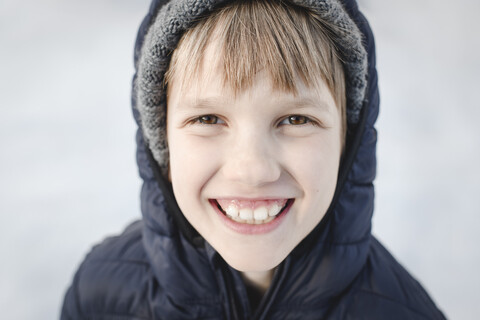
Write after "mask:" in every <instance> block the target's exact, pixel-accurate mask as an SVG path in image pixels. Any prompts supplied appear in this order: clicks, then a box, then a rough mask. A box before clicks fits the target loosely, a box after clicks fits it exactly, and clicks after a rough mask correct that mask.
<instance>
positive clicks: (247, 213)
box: [238, 208, 253, 220]
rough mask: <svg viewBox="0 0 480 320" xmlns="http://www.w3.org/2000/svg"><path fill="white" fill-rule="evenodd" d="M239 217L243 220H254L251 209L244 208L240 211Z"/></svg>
mask: <svg viewBox="0 0 480 320" xmlns="http://www.w3.org/2000/svg"><path fill="white" fill-rule="evenodd" d="M238 215H239V217H240V219H242V220H252V219H253V211H252V209H250V208H243V209H240V211H238Z"/></svg>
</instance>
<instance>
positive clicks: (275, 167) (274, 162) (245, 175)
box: [222, 128, 281, 187]
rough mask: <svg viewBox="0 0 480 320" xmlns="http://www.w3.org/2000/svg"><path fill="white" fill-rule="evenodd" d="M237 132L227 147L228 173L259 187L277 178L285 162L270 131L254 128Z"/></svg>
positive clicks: (229, 177) (233, 179) (230, 177)
mask: <svg viewBox="0 0 480 320" xmlns="http://www.w3.org/2000/svg"><path fill="white" fill-rule="evenodd" d="M244 131H246V132H242V133H238V134H236V135H235V136H234V137H233V139H231V140H230V141H229V146H228V148H226V150H228V151H227V154H226V155H225V162H224V165H223V168H222V171H223V175H224V177H225V178H226V179H227V180H229V181H231V182H232V183H239V184H242V185H245V186H249V187H259V186H263V185H266V184H268V183H271V182H274V181H277V180H278V179H279V178H280V175H281V165H280V163H279V161H278V157H277V156H278V155H276V154H275V144H274V142H273V139H271V138H270V137H269V136H268V135H263V136H262V135H261V134H259V133H258V132H257V130H255V129H254V128H250V130H244Z"/></svg>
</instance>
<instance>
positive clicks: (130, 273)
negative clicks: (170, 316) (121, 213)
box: [61, 221, 152, 320]
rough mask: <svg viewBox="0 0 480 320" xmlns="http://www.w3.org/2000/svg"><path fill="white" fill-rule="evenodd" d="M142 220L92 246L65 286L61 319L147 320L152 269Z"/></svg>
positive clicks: (148, 316)
mask: <svg viewBox="0 0 480 320" xmlns="http://www.w3.org/2000/svg"><path fill="white" fill-rule="evenodd" d="M142 225H143V223H142V222H141V221H137V222H134V223H133V224H131V225H130V226H129V227H127V228H126V229H125V231H124V232H123V233H122V234H120V235H118V236H113V237H109V238H107V239H105V240H104V241H103V242H102V243H100V244H98V245H96V246H94V247H93V249H92V250H91V252H90V253H89V254H88V255H87V256H86V258H85V260H84V261H83V262H82V264H81V265H80V267H79V269H78V270H77V272H76V274H75V277H74V280H73V283H72V285H71V287H70V288H69V289H68V291H67V293H66V295H65V300H64V304H63V309H62V315H61V319H105V320H107V319H112V320H113V319H127V318H128V319H150V318H151V317H150V311H149V310H150V308H149V306H148V299H147V296H148V292H149V289H150V286H151V283H152V281H151V278H152V277H151V271H150V264H149V262H148V259H147V255H146V253H145V250H144V248H143V244H142Z"/></svg>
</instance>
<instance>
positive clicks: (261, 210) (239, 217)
mask: <svg viewBox="0 0 480 320" xmlns="http://www.w3.org/2000/svg"><path fill="white" fill-rule="evenodd" d="M293 201H294V199H276V200H260V201H253V200H247V201H243V200H242V201H240V200H223V199H222V200H216V199H211V200H210V202H211V203H212V205H214V206H216V207H217V208H218V209H219V210H220V211H221V212H222V213H223V214H224V215H225V216H226V217H227V218H229V219H231V220H233V221H235V222H239V223H244V224H266V223H269V222H271V221H273V220H274V219H276V218H278V217H279V216H281V215H282V213H283V212H284V211H285V209H286V208H288V207H289V206H290V205H291V204H292V203H293Z"/></svg>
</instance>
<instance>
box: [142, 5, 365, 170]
mask: <svg viewBox="0 0 480 320" xmlns="http://www.w3.org/2000/svg"><path fill="white" fill-rule="evenodd" d="M291 1H292V2H293V3H295V4H297V5H300V6H303V7H306V8H308V9H311V10H313V11H315V12H316V13H317V14H318V15H319V16H320V17H321V18H322V19H324V20H325V21H328V22H330V23H333V24H334V25H336V26H338V28H337V30H339V31H337V33H336V34H334V35H333V37H332V40H333V41H334V43H335V45H336V46H337V49H338V52H339V54H340V58H341V61H342V63H343V66H344V70H345V82H346V83H345V84H346V98H347V123H348V125H352V124H356V123H357V122H358V120H359V118H360V111H361V108H362V105H363V100H364V97H365V91H366V86H367V53H366V51H365V48H364V47H363V45H362V36H361V33H360V31H359V30H358V28H357V26H356V25H355V23H354V22H353V21H352V19H351V18H350V17H349V15H348V14H347V12H346V11H345V9H344V8H343V6H342V4H341V3H340V1H339V0H291ZM225 2H226V0H216V1H215V0H172V1H170V2H168V3H167V4H165V5H164V6H163V7H161V9H160V11H159V12H158V14H157V15H156V18H155V20H154V21H153V23H152V24H151V26H150V28H149V30H148V33H147V34H146V36H145V40H144V43H143V47H142V50H141V53H140V58H139V61H138V73H137V77H136V80H135V83H134V95H135V100H136V108H137V110H138V112H139V114H140V125H141V129H142V132H143V136H144V138H145V140H146V143H147V145H148V147H149V148H150V150H151V152H152V155H153V157H154V158H155V160H156V161H157V163H158V165H159V167H160V169H161V171H162V174H163V175H164V176H167V172H168V159H169V156H168V145H167V140H166V92H165V87H164V85H163V83H164V77H165V72H166V71H167V69H168V66H169V62H170V58H171V53H172V52H173V50H175V48H176V46H177V44H178V42H179V40H180V38H181V36H182V34H183V33H184V32H185V30H187V29H188V28H190V27H191V26H192V25H193V24H194V22H195V21H196V19H198V17H199V16H201V15H205V14H207V13H208V12H211V11H212V10H213V9H214V8H215V7H218V6H219V5H222V4H223V3H225Z"/></svg>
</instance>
